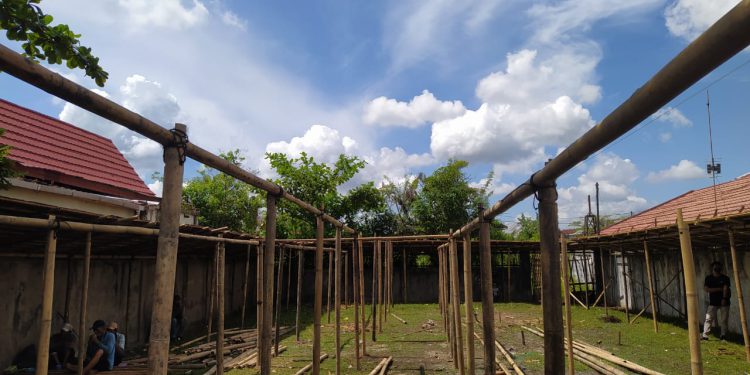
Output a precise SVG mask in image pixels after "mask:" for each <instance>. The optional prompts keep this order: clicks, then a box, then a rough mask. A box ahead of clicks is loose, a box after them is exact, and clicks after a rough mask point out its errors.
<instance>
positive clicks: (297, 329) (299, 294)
mask: <svg viewBox="0 0 750 375" xmlns="http://www.w3.org/2000/svg"><path fill="white" fill-rule="evenodd" d="M304 263H305V253H304V252H301V251H298V252H297V310H296V312H295V319H294V331H295V336H296V337H297V342H299V335H300V330H301V328H302V327H301V326H300V314H301V313H302V282H303V280H302V278H303V277H304V275H303V274H302V273H303V271H304V269H303V267H304Z"/></svg>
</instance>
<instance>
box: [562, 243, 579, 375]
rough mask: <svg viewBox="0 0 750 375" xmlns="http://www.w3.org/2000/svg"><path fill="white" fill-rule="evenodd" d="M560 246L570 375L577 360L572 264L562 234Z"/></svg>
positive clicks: (573, 372)
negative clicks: (572, 295)
mask: <svg viewBox="0 0 750 375" xmlns="http://www.w3.org/2000/svg"><path fill="white" fill-rule="evenodd" d="M560 248H561V249H562V254H561V256H562V260H563V261H562V262H561V264H560V265H561V266H562V274H563V280H564V284H563V285H564V286H565V288H564V290H565V298H563V302H564V303H565V336H566V337H567V339H568V375H573V374H575V371H576V370H575V361H574V358H573V314H572V313H571V311H570V269H569V268H568V267H569V266H570V265H569V263H568V242H567V241H566V240H565V237H563V236H560Z"/></svg>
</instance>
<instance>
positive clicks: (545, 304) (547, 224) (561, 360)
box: [538, 185, 565, 374]
mask: <svg viewBox="0 0 750 375" xmlns="http://www.w3.org/2000/svg"><path fill="white" fill-rule="evenodd" d="M538 199H539V244H540V247H541V254H540V255H541V261H542V274H543V275H544V276H543V277H542V310H543V313H544V373H545V374H562V373H563V372H564V371H565V354H564V353H565V349H564V347H563V321H562V308H561V306H562V301H561V297H562V296H561V295H560V287H561V285H560V243H559V240H560V233H559V232H560V231H559V228H558V221H557V190H556V188H555V186H554V185H547V186H544V187H541V188H539V191H538Z"/></svg>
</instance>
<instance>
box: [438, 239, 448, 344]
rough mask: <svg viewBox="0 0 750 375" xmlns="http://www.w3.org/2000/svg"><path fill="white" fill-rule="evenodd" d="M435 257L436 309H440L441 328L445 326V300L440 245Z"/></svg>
mask: <svg viewBox="0 0 750 375" xmlns="http://www.w3.org/2000/svg"><path fill="white" fill-rule="evenodd" d="M437 258H438V267H437V268H438V309H439V310H440V315H442V316H443V326H444V327H443V328H446V330H447V327H446V324H445V308H444V305H445V301H443V252H442V251H441V250H440V247H438V248H437Z"/></svg>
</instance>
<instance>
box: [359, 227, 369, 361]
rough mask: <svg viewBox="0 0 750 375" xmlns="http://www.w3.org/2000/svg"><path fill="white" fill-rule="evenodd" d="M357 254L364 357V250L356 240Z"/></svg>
mask: <svg viewBox="0 0 750 375" xmlns="http://www.w3.org/2000/svg"><path fill="white" fill-rule="evenodd" d="M357 244H358V246H357V247H358V248H359V249H358V250H359V254H357V258H358V259H357V262H358V263H359V305H360V307H361V308H362V314H360V319H362V325H361V327H362V328H361V329H362V356H363V357H364V356H365V354H367V353H366V351H367V334H366V332H367V325H366V324H365V260H364V257H365V249H364V247H363V246H362V240H360V239H358V240H357Z"/></svg>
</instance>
